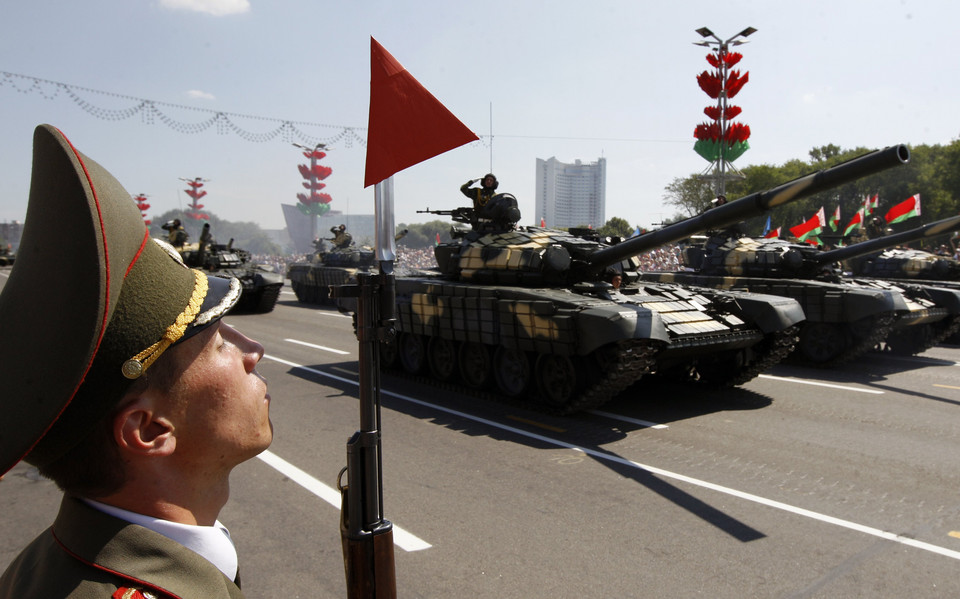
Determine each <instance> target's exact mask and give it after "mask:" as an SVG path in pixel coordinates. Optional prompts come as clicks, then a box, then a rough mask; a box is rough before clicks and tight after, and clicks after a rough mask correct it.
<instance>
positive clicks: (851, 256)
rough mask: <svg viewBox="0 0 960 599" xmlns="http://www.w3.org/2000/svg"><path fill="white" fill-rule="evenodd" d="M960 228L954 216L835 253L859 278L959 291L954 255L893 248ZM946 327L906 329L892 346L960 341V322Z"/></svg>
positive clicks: (959, 266) (959, 264) (905, 347)
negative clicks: (946, 329) (948, 329)
mask: <svg viewBox="0 0 960 599" xmlns="http://www.w3.org/2000/svg"><path fill="white" fill-rule="evenodd" d="M958 229H960V216H954V217H951V218H946V219H943V220H939V221H936V222H933V223H929V224H926V225H923V226H920V227H917V228H915V229H910V230H908V231H902V232H900V233H894V234H892V235H884V236H882V237H876V238H874V239H870V240H867V241H863V242H861V243H858V244H856V245H853V246H850V247H849V248H847V249H845V252H844V253H841V254H838V255H836V259H838V260H843V261H844V262H843V264H844V268H845V270H847V271H849V272H850V273H851V274H852V275H854V276H856V277H859V278H875V279H880V280H883V281H885V282H888V283H890V284H893V285H897V286H900V287H904V288H907V289H917V288H919V289H926V290H930V289H937V288H945V289H949V290H951V291H960V262H958V261H957V260H955V259H954V258H953V257H951V256H941V255H937V254H932V253H930V252H927V251H924V250H916V249H910V248H905V247H904V248H900V247H894V246H898V245H901V244H906V243H910V242H913V241H919V240H925V239H926V240H929V239H932V238H934V237H937V236H939V235H945V234H947V233H952V232H954V231H956V230H958ZM838 251H839V250H838ZM945 328H947V326H946V324H942V325H940V326H938V327H936V328H935V329H932V330H924V329H916V330H915V331H914V330H905V331H904V332H903V334H901V335H900V336H899V337H897V338H895V339H894V344H893V349H894V350H895V351H896V350H897V345H898V344H899V348H900V350H901V351H907V350H909V348H910V347H911V346H915V347H918V348H919V347H927V346H930V345H933V344H936V343H940V342H943V341H947V342H949V343H953V344H957V343H960V324H954V326H952V327H950V328H951V329H952V332H947V331H945V330H944V329H945Z"/></svg>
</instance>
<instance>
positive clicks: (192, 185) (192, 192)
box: [180, 177, 210, 220]
mask: <svg viewBox="0 0 960 599" xmlns="http://www.w3.org/2000/svg"><path fill="white" fill-rule="evenodd" d="M180 180H181V181H186V182H187V185H188V186H189V187H187V189H186V193H187V195H188V196H190V197H191V198H192V199H193V202H192V203H191V204H190V205H189V206H188V207H187V209H186V210H185V211H184V214H186V215H187V216H189V217H190V218H192V219H194V220H210V215H209V214H207V213H206V212H202V210H203V204H200V203H198V200H199V199H200V198H202V197H203V196H205V195H207V192H206V190H202V189H200V188H201V187H203V184H204V182H205V181H207V179H203V178H201V177H196V178H194V179H184V178H183V177H180Z"/></svg>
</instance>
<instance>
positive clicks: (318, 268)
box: [287, 246, 374, 304]
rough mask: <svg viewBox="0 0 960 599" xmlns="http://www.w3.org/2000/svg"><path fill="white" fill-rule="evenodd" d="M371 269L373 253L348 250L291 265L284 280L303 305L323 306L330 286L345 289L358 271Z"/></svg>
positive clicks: (335, 251)
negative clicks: (288, 280) (288, 283)
mask: <svg viewBox="0 0 960 599" xmlns="http://www.w3.org/2000/svg"><path fill="white" fill-rule="evenodd" d="M373 265H374V259H373V250H371V249H369V248H360V247H356V246H350V247H348V248H336V249H334V250H332V251H325V250H324V251H317V252H315V253H314V254H313V255H312V256H311V257H310V259H309V260H307V261H306V262H294V263H293V264H291V265H290V266H289V267H288V268H287V278H288V279H290V286H291V287H293V292H294V293H295V294H296V296H297V301H300V302H303V303H305V304H327V303H331V301H330V286H331V285H346V284H347V283H348V282H350V281H353V280H354V279H355V277H356V273H357V272H358V271H364V272H366V271H368V270H370V268H371V267H372V266H373Z"/></svg>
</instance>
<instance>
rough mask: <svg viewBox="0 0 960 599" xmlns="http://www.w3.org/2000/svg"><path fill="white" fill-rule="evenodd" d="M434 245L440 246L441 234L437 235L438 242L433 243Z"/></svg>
mask: <svg viewBox="0 0 960 599" xmlns="http://www.w3.org/2000/svg"><path fill="white" fill-rule="evenodd" d="M433 245H434V246H438V245H440V233H439V232H438V233H437V240H436V241H434V242H433Z"/></svg>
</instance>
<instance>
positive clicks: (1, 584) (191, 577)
mask: <svg viewBox="0 0 960 599" xmlns="http://www.w3.org/2000/svg"><path fill="white" fill-rule="evenodd" d="M118 589H131V590H133V589H136V590H138V591H139V592H140V593H142V596H149V595H148V593H149V594H152V596H154V597H157V598H158V599H161V598H162V599H166V598H171V597H174V598H182V599H186V598H188V597H198V598H200V597H202V598H204V599H207V598H215V597H223V598H232V599H237V598H240V599H242V598H243V593H241V592H240V588H239V587H238V586H237V585H236V584H234V582H233V581H232V580H230V579H229V578H227V577H226V576H224V575H223V573H222V572H220V570H218V569H217V567H216V566H214V565H213V564H212V563H210V562H209V561H207V560H206V559H204V558H203V557H201V556H200V555H198V554H197V553H195V552H193V551H191V550H190V549H187V548H186V547H184V546H183V545H180V544H179V543H177V542H176V541H173V540H171V539H168V538H167V537H165V536H163V535H161V534H159V533H156V532H153V531H152V530H149V529H147V528H144V527H142V526H137V525H136V524H130V523H129V522H126V521H124V520H120V519H118V518H114V517H113V516H109V515H107V514H104V513H103V512H101V511H99V510H97V509H94V508H92V507H90V506H89V505H87V504H86V503H84V502H83V501H81V500H79V499H76V498H73V497H64V499H63V502H62V503H61V504H60V513H59V514H58V515H57V519H56V520H55V521H54V523H53V526H51V527H50V528H48V529H47V530H45V531H44V532H43V533H41V534H40V536H39V537H37V538H36V539H34V541H33V542H32V543H30V545H28V546H27V548H26V549H24V550H23V552H22V553H21V554H20V555H19V556H17V558H16V559H15V560H14V561H13V563H11V564H10V566H9V567H8V568H7V571H6V572H4V573H3V576H2V577H0V599H20V598H24V599H26V598H43V599H55V598H60V597H70V598H75V599H85V598H94V597H96V598H98V599H99V598H109V597H113V596H118V597H119V596H124V595H123V592H121V593H120V594H118V595H114V593H116V592H117V591H118ZM131 596H141V595H137V594H132V593H131Z"/></svg>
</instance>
